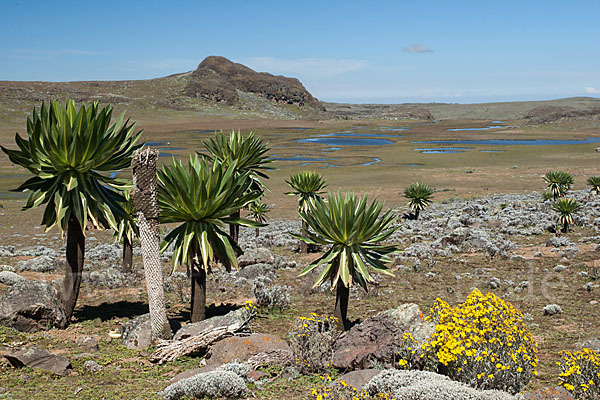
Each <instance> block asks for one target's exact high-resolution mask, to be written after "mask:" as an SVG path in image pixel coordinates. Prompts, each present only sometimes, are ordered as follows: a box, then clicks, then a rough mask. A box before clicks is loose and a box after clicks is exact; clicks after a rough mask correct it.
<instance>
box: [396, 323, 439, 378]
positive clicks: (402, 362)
mask: <svg viewBox="0 0 600 400" xmlns="http://www.w3.org/2000/svg"><path fill="white" fill-rule="evenodd" d="M399 347H400V349H399V350H398V364H397V368H399V369H417V370H421V371H436V370H437V366H438V360H437V358H436V355H435V352H433V351H432V349H431V346H429V345H428V344H427V343H421V342H419V341H418V340H416V339H415V338H414V337H413V336H412V334H411V333H410V332H404V334H403V335H402V339H401V340H400V343H399Z"/></svg>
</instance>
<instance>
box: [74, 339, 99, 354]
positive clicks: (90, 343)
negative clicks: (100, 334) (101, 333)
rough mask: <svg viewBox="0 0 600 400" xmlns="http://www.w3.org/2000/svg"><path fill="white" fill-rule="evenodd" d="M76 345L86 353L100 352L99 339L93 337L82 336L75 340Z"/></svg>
mask: <svg viewBox="0 0 600 400" xmlns="http://www.w3.org/2000/svg"><path fill="white" fill-rule="evenodd" d="M75 344H76V345H77V347H79V348H80V349H83V350H85V351H98V339H96V338H95V337H93V336H81V337H78V338H77V339H75Z"/></svg>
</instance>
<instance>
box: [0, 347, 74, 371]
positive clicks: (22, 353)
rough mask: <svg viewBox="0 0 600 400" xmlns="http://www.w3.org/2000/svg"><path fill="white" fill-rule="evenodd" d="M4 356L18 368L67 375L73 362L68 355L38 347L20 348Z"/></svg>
mask: <svg viewBox="0 0 600 400" xmlns="http://www.w3.org/2000/svg"><path fill="white" fill-rule="evenodd" d="M4 357H6V359H7V360H8V361H9V362H10V363H11V364H12V365H13V366H14V367H16V368H22V367H30V368H37V369H43V370H45V371H50V372H52V373H53V374H56V375H60V376H64V375H66V374H67V370H69V369H72V367H71V362H70V361H69V360H68V359H67V358H66V357H63V356H58V355H54V354H50V353H49V352H47V351H46V350H42V349H38V348H37V347H30V348H28V349H23V350H19V351H17V352H14V353H10V354H7V355H5V356H4Z"/></svg>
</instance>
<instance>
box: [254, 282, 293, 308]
mask: <svg viewBox="0 0 600 400" xmlns="http://www.w3.org/2000/svg"><path fill="white" fill-rule="evenodd" d="M252 290H253V292H254V297H256V304H257V305H258V306H259V307H266V308H267V309H269V310H272V309H273V308H275V307H277V308H279V309H280V310H283V309H285V308H288V307H289V306H290V290H291V288H290V287H289V286H281V285H273V281H272V280H271V279H270V278H268V277H264V276H259V277H258V278H256V279H254V283H253V285H252Z"/></svg>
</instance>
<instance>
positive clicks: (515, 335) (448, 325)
mask: <svg viewBox="0 0 600 400" xmlns="http://www.w3.org/2000/svg"><path fill="white" fill-rule="evenodd" d="M427 318H428V319H429V320H431V321H433V322H435V323H436V329H435V332H434V334H433V335H432V337H431V340H430V341H429V342H424V343H423V344H422V349H421V350H420V351H423V352H424V354H426V353H428V352H433V353H435V356H436V358H437V361H438V362H439V366H438V372H440V373H442V374H444V375H447V376H448V377H450V378H451V379H453V380H456V381H460V382H464V383H467V384H469V385H471V386H473V387H475V388H478V389H498V390H504V391H506V392H509V393H513V394H514V393H518V392H519V391H521V389H523V387H524V386H525V385H527V383H528V382H529V380H530V379H531V377H532V375H537V371H536V370H535V368H536V366H537V346H536V344H535V342H534V341H533V338H532V335H531V333H530V332H529V330H528V329H527V327H526V326H525V323H524V320H523V314H521V312H520V311H518V310H516V309H515V308H514V307H513V306H512V304H510V303H508V302H505V301H504V300H502V299H501V298H499V297H497V296H496V295H494V294H493V293H488V294H487V295H483V294H482V293H481V292H480V291H479V290H477V289H475V290H474V291H473V292H471V294H469V296H468V297H467V299H466V301H465V302H464V303H462V304H459V305H458V306H456V307H450V306H449V305H448V304H447V303H446V302H444V301H442V300H440V299H436V301H435V303H434V305H433V307H432V308H431V315H430V316H428V317H427ZM423 357H426V355H425V356H423Z"/></svg>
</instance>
